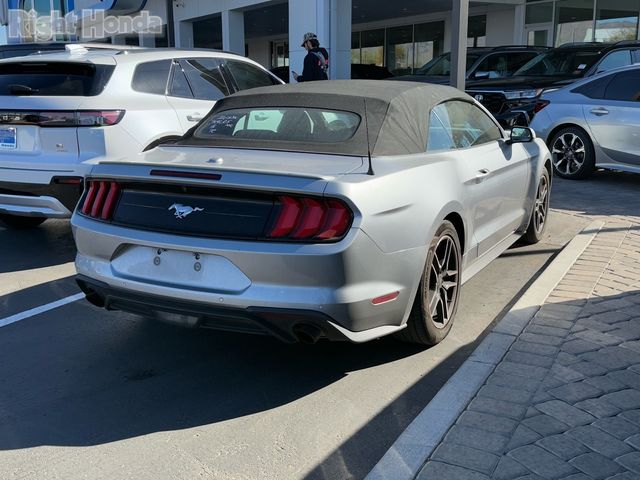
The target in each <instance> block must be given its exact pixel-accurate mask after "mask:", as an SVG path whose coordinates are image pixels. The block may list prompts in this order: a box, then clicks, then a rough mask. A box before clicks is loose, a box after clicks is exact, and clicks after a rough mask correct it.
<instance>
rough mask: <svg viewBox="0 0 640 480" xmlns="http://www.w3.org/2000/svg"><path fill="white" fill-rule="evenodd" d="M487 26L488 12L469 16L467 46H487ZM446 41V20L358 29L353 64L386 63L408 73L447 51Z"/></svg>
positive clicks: (398, 72) (394, 70)
mask: <svg viewBox="0 0 640 480" xmlns="http://www.w3.org/2000/svg"><path fill="white" fill-rule="evenodd" d="M486 29H487V16H486V15H475V16H472V17H469V29H468V35H467V36H468V39H467V46H469V47H482V46H485V44H486V39H487V32H486ZM444 42H445V21H444V20H438V21H433V22H425V23H415V24H410V25H401V26H397V27H389V28H377V29H373V30H361V31H356V29H355V28H354V31H353V32H352V34H351V63H362V64H367V65H377V66H380V67H382V66H386V67H387V68H388V69H389V71H391V73H393V74H394V75H403V74H408V73H411V72H412V71H413V69H415V68H420V67H421V66H423V65H424V64H426V63H427V62H429V61H430V60H431V59H432V58H433V57H435V56H437V55H440V54H441V53H443V51H444Z"/></svg>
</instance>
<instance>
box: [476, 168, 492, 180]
mask: <svg viewBox="0 0 640 480" xmlns="http://www.w3.org/2000/svg"><path fill="white" fill-rule="evenodd" d="M489 175H491V170H489V169H488V168H483V169H482V170H478V173H477V175H476V181H477V182H482V181H483V180H484V179H485V178H487V177H488V176H489Z"/></svg>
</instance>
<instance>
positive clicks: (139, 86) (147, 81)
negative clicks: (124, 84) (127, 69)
mask: <svg viewBox="0 0 640 480" xmlns="http://www.w3.org/2000/svg"><path fill="white" fill-rule="evenodd" d="M170 71H171V60H158V61H155V62H145V63H141V64H140V65H138V66H137V67H136V70H135V72H134V73H133V80H132V81H131V88H132V89H134V90H135V91H136V92H142V93H153V94H156V95H165V94H166V93H167V83H168V82H169V72H170Z"/></svg>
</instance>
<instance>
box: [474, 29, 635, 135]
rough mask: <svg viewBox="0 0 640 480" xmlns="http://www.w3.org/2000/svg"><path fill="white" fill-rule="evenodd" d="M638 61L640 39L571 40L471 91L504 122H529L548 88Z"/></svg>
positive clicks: (482, 82) (509, 123) (476, 85)
mask: <svg viewBox="0 0 640 480" xmlns="http://www.w3.org/2000/svg"><path fill="white" fill-rule="evenodd" d="M638 62H640V42H637V41H623V42H618V43H615V44H604V43H571V44H566V45H562V46H560V47H558V48H554V49H552V50H549V51H547V52H545V53H543V54H542V55H540V56H538V57H536V58H534V59H533V60H531V61H530V62H529V63H527V64H526V65H524V66H523V67H522V68H520V69H519V70H518V71H517V72H515V73H514V75H513V76H512V77H510V78H505V79H501V80H484V81H478V82H474V83H473V84H469V85H467V93H468V94H469V95H471V96H473V97H475V98H476V100H478V101H480V102H481V103H482V104H483V105H484V106H485V107H487V108H488V109H489V111H490V112H491V113H493V114H494V115H495V116H496V118H497V119H498V120H499V121H501V122H502V123H503V125H505V126H509V125H513V124H515V123H519V124H523V123H524V124H527V123H528V121H529V120H530V118H531V117H533V115H535V113H536V112H535V105H536V100H537V99H538V98H539V97H540V95H541V94H542V92H544V91H545V90H550V89H556V88H561V87H563V86H565V85H569V84H571V83H573V82H575V81H576V80H579V79H581V78H583V77H591V76H593V75H597V74H598V73H601V72H604V71H607V70H611V69H613V68H618V67H623V66H626V65H632V64H634V63H638ZM523 112H524V114H523Z"/></svg>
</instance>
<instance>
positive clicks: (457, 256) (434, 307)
mask: <svg viewBox="0 0 640 480" xmlns="http://www.w3.org/2000/svg"><path fill="white" fill-rule="evenodd" d="M461 264H462V254H461V248H460V240H459V238H458V233H457V232H456V229H455V227H454V226H453V224H452V223H451V222H449V221H444V222H443V223H442V225H440V227H439V228H438V230H437V231H436V234H435V236H434V237H433V240H432V241H431V244H430V245H429V251H428V253H427V262H426V265H425V268H424V271H423V272H422V278H421V279H420V286H419V287H418V291H417V293H416V298H415V300H414V302H413V307H412V309H411V313H410V314H409V319H408V320H407V326H406V327H405V328H404V329H403V330H401V331H400V332H398V333H397V334H396V337H397V338H398V339H400V340H402V341H405V342H411V343H417V344H420V345H425V346H431V345H435V344H437V343H439V342H441V341H442V340H443V339H444V338H445V337H446V336H447V334H448V333H449V331H450V330H451V326H452V325H453V321H454V318H455V315H456V311H457V309H458V300H459V298H460V277H461V271H460V270H461V268H460V267H461Z"/></svg>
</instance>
